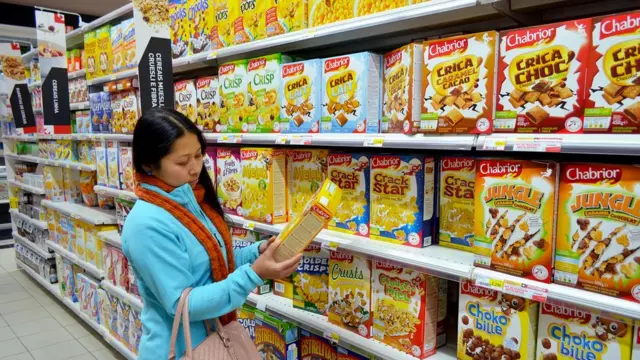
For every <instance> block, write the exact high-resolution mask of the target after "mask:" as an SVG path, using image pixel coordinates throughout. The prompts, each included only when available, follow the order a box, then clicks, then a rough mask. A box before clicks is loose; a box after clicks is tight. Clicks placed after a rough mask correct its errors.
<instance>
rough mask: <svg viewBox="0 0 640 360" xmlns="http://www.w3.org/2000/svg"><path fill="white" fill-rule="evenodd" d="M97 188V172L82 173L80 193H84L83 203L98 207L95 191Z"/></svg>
mask: <svg viewBox="0 0 640 360" xmlns="http://www.w3.org/2000/svg"><path fill="white" fill-rule="evenodd" d="M95 186H96V172H95V171H80V191H81V192H82V202H83V203H84V204H85V205H87V206H89V207H92V206H97V205H98V197H97V195H96V193H95V192H94V191H93V188H94V187H95Z"/></svg>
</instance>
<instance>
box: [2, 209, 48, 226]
mask: <svg viewBox="0 0 640 360" xmlns="http://www.w3.org/2000/svg"><path fill="white" fill-rule="evenodd" d="M9 213H11V215H13V216H16V217H19V218H20V219H22V220H24V221H27V222H29V223H31V224H33V225H34V226H35V227H37V228H38V229H42V230H46V229H48V226H47V223H46V222H45V221H40V220H36V219H33V218H30V217H29V216H27V215H25V214H23V213H21V212H18V209H11V210H9Z"/></svg>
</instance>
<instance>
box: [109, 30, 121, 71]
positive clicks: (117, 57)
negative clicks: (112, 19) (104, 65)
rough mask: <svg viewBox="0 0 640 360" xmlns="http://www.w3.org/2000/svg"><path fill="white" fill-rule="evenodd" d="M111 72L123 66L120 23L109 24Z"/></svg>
mask: <svg viewBox="0 0 640 360" xmlns="http://www.w3.org/2000/svg"><path fill="white" fill-rule="evenodd" d="M111 54H112V55H111V56H112V59H113V61H112V64H111V72H112V73H117V72H119V71H122V69H123V68H124V57H123V56H122V24H117V25H112V26H111Z"/></svg>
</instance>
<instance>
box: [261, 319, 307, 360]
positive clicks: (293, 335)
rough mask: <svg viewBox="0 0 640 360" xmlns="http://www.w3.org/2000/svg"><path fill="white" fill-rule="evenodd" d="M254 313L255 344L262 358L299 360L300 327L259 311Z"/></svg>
mask: <svg viewBox="0 0 640 360" xmlns="http://www.w3.org/2000/svg"><path fill="white" fill-rule="evenodd" d="M254 313H255V339H254V342H255V344H256V348H257V349H258V353H260V357H261V358H262V359H272V360H298V359H299V357H298V354H299V350H298V348H297V343H298V327H297V326H296V325H295V324H293V323H290V322H287V321H284V320H280V319H278V318H276V317H274V316H271V315H270V314H267V313H265V312H263V311H260V310H258V309H256V310H255V312H254Z"/></svg>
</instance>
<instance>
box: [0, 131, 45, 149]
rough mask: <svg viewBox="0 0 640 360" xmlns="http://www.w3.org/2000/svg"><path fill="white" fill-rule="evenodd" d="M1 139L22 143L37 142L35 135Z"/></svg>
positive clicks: (10, 136)
mask: <svg viewBox="0 0 640 360" xmlns="http://www.w3.org/2000/svg"><path fill="white" fill-rule="evenodd" d="M3 138H4V139H6V140H13V141H22V142H37V141H38V137H37V136H36V134H29V135H4V136H3ZM7 153H8V152H7Z"/></svg>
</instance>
